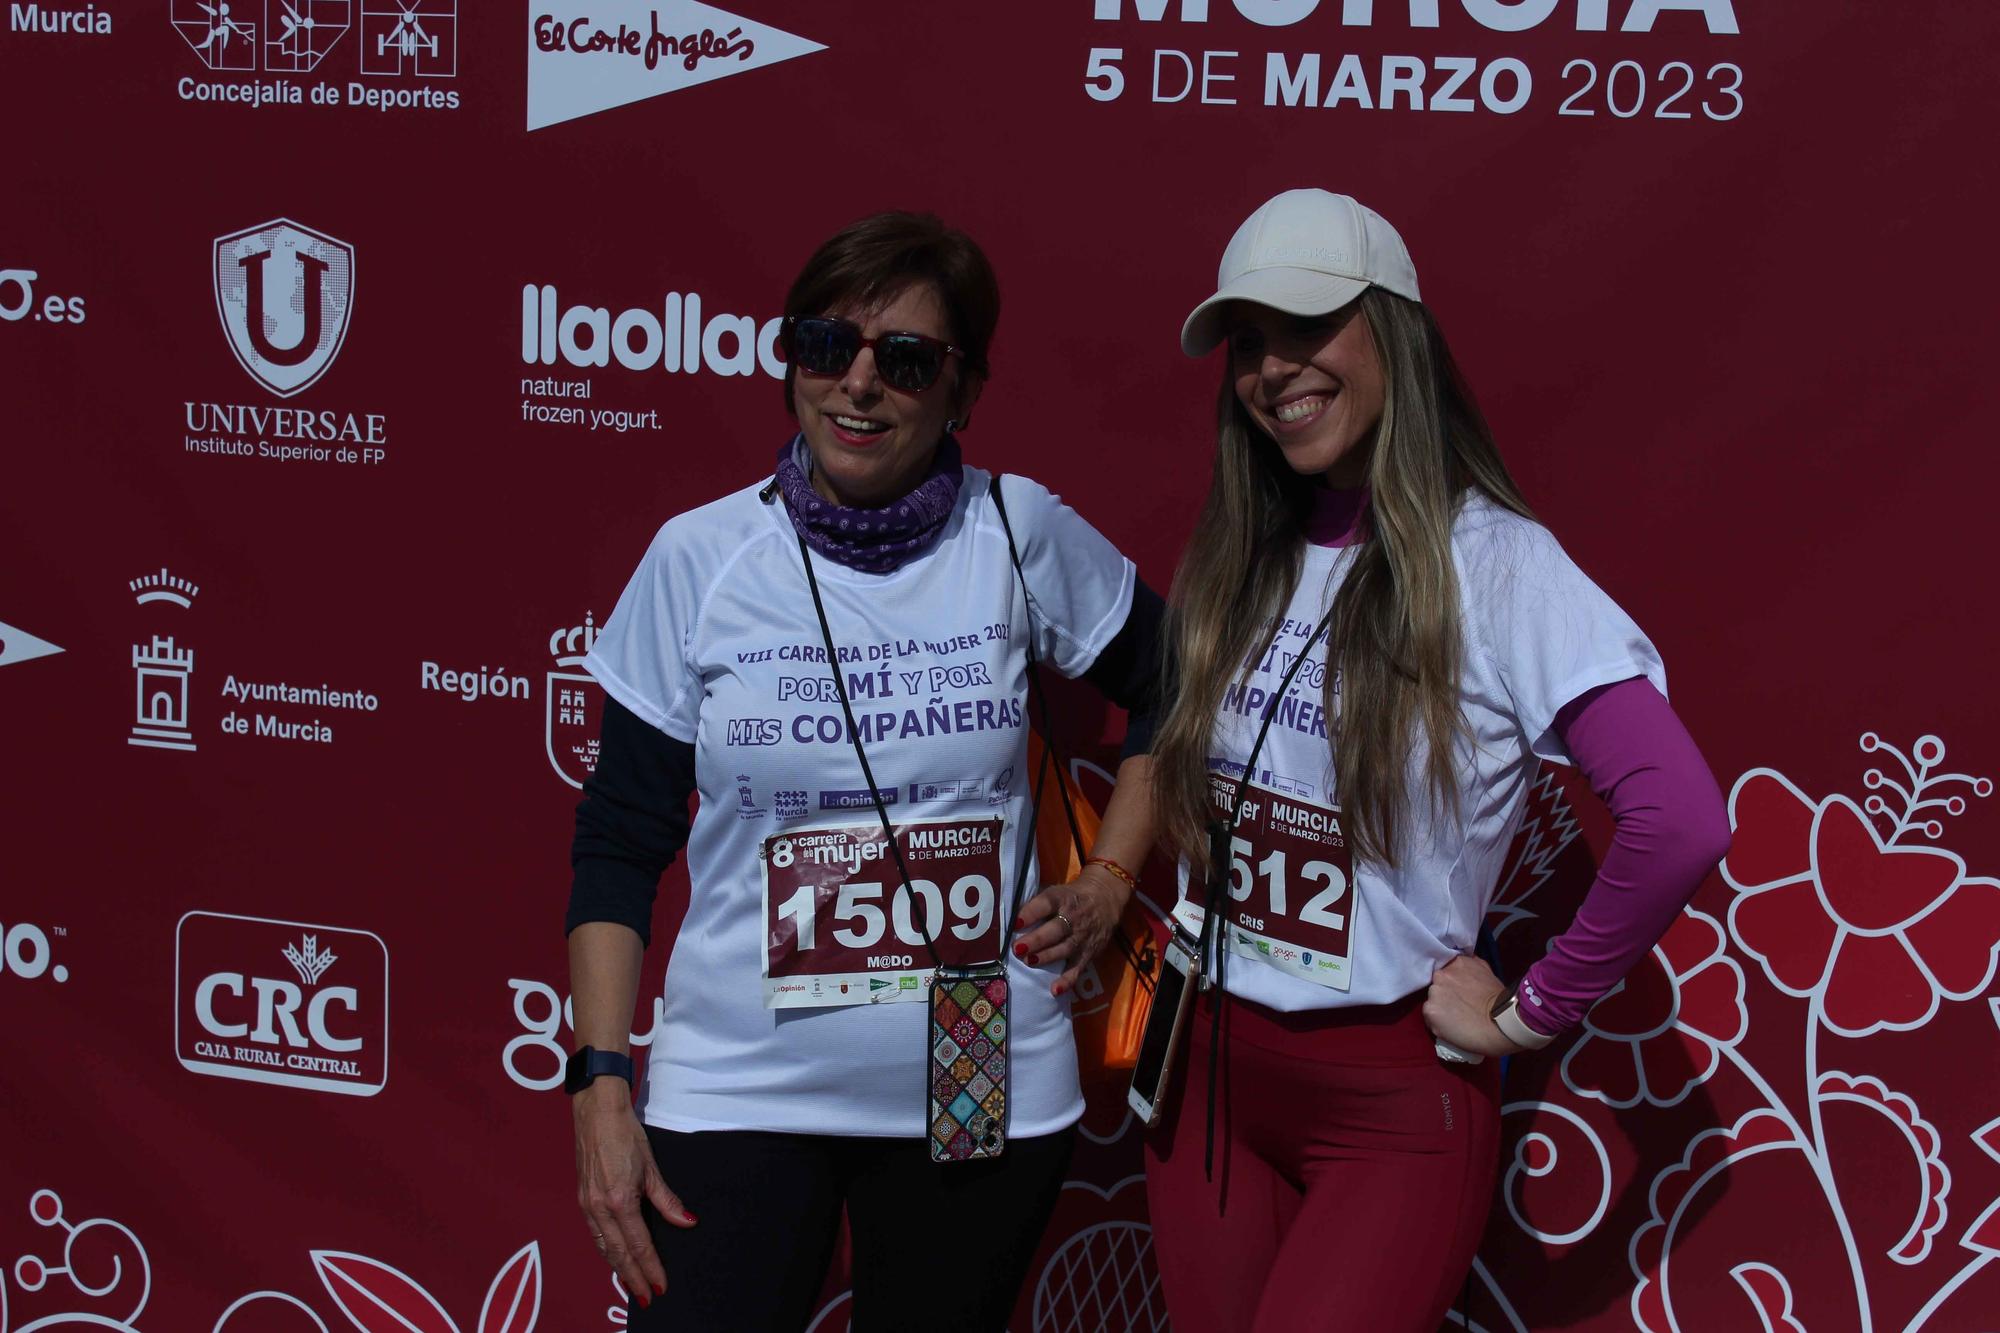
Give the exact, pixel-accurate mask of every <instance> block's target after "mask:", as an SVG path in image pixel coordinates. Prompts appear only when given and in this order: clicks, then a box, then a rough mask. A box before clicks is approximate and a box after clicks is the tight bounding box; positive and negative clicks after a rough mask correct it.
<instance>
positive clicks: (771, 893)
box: [759, 819, 1004, 1009]
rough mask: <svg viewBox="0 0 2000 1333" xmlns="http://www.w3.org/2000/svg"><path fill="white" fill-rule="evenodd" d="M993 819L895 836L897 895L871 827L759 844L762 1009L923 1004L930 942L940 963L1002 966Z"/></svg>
mask: <svg viewBox="0 0 2000 1333" xmlns="http://www.w3.org/2000/svg"><path fill="white" fill-rule="evenodd" d="M1000 832H1001V821H1000V820H998V819H942V820H930V821H925V822H920V823H911V824H905V825H903V826H902V827H900V828H898V829H897V830H896V841H897V843H898V844H899V845H900V846H901V847H902V850H903V863H904V864H905V865H906V866H908V867H909V871H910V885H909V888H908V889H907V890H906V889H904V887H903V877H902V873H901V871H899V870H898V869H897V866H896V857H895V853H894V852H893V851H891V850H890V847H889V843H888V840H887V839H886V838H885V837H884V836H883V833H882V826H881V825H880V824H858V825H839V826H827V827H820V828H812V827H807V828H798V829H790V830H787V831H786V832H784V833H776V834H773V835H771V836H770V837H768V838H766V839H765V840H764V846H763V848H762V850H761V852H760V853H759V854H760V856H761V857H762V859H763V863H764V1006H765V1007H766V1008H768V1009H792V1008H810V1007H818V1006H828V1005H843V1004H881V1003H885V1002H898V1001H914V1000H922V999H923V998H924V984H923V983H924V978H925V977H927V976H928V975H929V974H930V972H931V969H932V959H931V950H930V948H929V947H927V946H926V944H925V939H926V937H928V939H929V940H930V942H931V944H932V945H934V946H935V947H936V949H937V956H938V958H939V959H941V960H943V961H944V962H945V963H947V964H961V965H968V964H972V963H990V962H992V961H994V960H995V959H997V958H998V957H999V956H1000V941H1001V928H1002V926H1003V925H1004V922H1003V921H1002V920H1001V915H1000V912H1001V908H1000V885H1001V882H1002V876H1001V871H1000Z"/></svg>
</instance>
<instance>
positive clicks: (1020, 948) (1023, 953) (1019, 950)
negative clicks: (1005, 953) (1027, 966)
mask: <svg viewBox="0 0 2000 1333" xmlns="http://www.w3.org/2000/svg"><path fill="white" fill-rule="evenodd" d="M1014 956H1015V957H1016V958H1026V957H1027V956H1028V946H1027V945H1025V944H1017V945H1015V946H1014Z"/></svg>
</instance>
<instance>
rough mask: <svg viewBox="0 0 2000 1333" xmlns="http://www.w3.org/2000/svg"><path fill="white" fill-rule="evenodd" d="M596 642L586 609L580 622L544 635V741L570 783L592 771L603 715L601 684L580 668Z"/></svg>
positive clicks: (560, 773)
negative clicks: (550, 665)
mask: <svg viewBox="0 0 2000 1333" xmlns="http://www.w3.org/2000/svg"><path fill="white" fill-rule="evenodd" d="M596 642H597V621H596V620H595V618H593V617H592V616H591V614H590V613H589V612H588V611H586V612H585V613H584V616H583V623H582V624H581V625H572V626H570V627H568V628H566V629H559V630H557V631H556V632H555V633H553V634H551V635H549V655H550V656H551V657H553V658H554V659H555V666H556V669H555V670H553V671H551V672H549V678H548V702H547V704H546V711H545V712H544V714H543V720H542V737H543V746H544V748H545V749H546V750H547V751H548V755H549V763H550V764H552V765H553V766H554V767H555V770H556V776H557V777H559V778H561V779H562V780H563V781H564V782H567V783H568V784H569V785H570V786H572V787H577V788H581V787H582V786H583V780H584V779H585V778H587V777H589V776H590V775H591V774H592V773H595V772H596V771H597V738H598V735H599V731H598V728H599V726H600V724H601V723H602V722H603V720H604V687H603V686H602V685H599V684H598V683H597V681H596V680H595V679H593V678H592V677H591V676H589V675H587V674H585V673H584V672H583V671H581V670H579V669H578V668H580V667H581V666H582V665H583V659H584V658H585V657H587V656H588V655H589V654H590V647H591V645H592V644H594V643H596Z"/></svg>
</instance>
